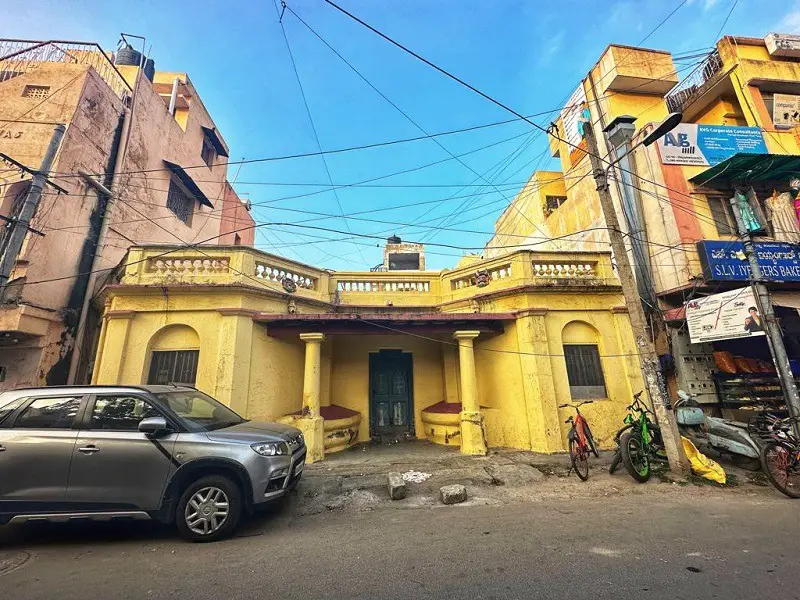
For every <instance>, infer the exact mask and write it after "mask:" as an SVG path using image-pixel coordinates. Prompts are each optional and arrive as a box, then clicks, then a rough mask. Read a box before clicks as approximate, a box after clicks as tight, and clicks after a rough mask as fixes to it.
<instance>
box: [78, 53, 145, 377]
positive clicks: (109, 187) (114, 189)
mask: <svg viewBox="0 0 800 600" xmlns="http://www.w3.org/2000/svg"><path fill="white" fill-rule="evenodd" d="M141 77H142V69H138V70H137V72H136V81H135V82H134V86H133V94H132V95H131V107H130V108H126V109H124V110H125V112H124V113H123V121H122V131H121V135H120V138H119V140H120V143H119V145H118V146H117V148H116V154H115V156H114V163H113V168H112V169H111V172H112V175H111V177H110V178H109V177H108V176H107V177H106V181H105V182H104V183H105V184H106V185H103V184H102V183H100V182H99V181H97V180H96V179H94V178H93V177H91V176H90V175H89V174H88V173H86V172H79V174H80V175H81V177H82V178H83V180H84V181H85V182H86V183H88V184H89V185H90V186H91V187H93V188H94V189H95V190H97V192H98V194H99V195H100V196H98V202H101V201H102V200H103V199H105V202H106V205H105V210H104V211H103V215H102V222H101V223H100V231H99V233H98V235H97V242H96V244H95V247H94V256H93V257H92V267H91V269H90V270H89V271H90V272H89V281H88V284H87V286H86V292H85V294H84V296H83V304H82V305H81V313H80V316H79V318H78V324H77V328H76V330H75V345H74V347H73V349H72V356H71V358H70V364H69V374H68V376H67V383H68V384H70V385H72V384H74V383H75V379H76V377H77V374H78V365H79V363H80V358H81V353H82V352H85V351H86V348H85V347H84V341H85V340H84V338H85V337H86V336H85V329H86V316H87V315H88V313H89V307H90V306H91V304H92V299H93V296H94V288H95V286H96V284H97V271H98V270H100V268H101V266H100V260H101V258H102V248H103V245H104V244H105V243H106V238H107V237H108V230H109V227H110V226H111V216H112V212H113V209H114V196H115V194H118V193H119V180H120V176H119V175H120V171H121V170H122V167H123V163H124V159H125V155H126V154H127V151H128V140H129V139H130V137H131V128H132V126H133V113H134V111H135V110H136V92H137V91H138V89H139V80H140V79H141ZM112 152H113V149H112Z"/></svg>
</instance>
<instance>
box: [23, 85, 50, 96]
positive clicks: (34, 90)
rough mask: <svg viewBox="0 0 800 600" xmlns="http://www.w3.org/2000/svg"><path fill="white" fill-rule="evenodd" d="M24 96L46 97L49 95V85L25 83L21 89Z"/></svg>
mask: <svg viewBox="0 0 800 600" xmlns="http://www.w3.org/2000/svg"><path fill="white" fill-rule="evenodd" d="M22 96H23V97H24V98H47V97H49V96H50V86H49V85H26V86H25V89H24V90H22Z"/></svg>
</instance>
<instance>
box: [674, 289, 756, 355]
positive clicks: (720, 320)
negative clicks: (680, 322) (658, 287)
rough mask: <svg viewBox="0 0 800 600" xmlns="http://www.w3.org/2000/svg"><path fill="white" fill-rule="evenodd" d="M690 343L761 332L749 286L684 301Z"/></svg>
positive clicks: (730, 338)
mask: <svg viewBox="0 0 800 600" xmlns="http://www.w3.org/2000/svg"><path fill="white" fill-rule="evenodd" d="M686 323H687V325H688V326H689V338H690V339H691V340H692V343H693V344H699V343H701V342H713V341H715V340H732V339H736V338H745V337H753V336H757V335H764V328H763V325H762V322H761V315H760V314H759V313H758V309H757V308H756V300H755V296H754V294H753V289H752V288H751V287H749V286H748V287H746V288H741V289H739V290H731V291H729V292H723V293H722V294H713V295H711V296H706V297H705V298H698V299H697V300H690V301H689V302H687V303H686Z"/></svg>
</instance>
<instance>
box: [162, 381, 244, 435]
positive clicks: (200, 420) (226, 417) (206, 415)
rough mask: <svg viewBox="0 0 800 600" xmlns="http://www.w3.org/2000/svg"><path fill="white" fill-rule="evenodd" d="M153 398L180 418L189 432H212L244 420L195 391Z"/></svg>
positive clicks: (179, 391)
mask: <svg viewBox="0 0 800 600" xmlns="http://www.w3.org/2000/svg"><path fill="white" fill-rule="evenodd" d="M155 396H156V398H158V399H159V400H160V401H161V402H163V403H164V404H165V405H167V406H168V407H169V408H171V409H172V411H173V412H175V413H176V414H177V415H178V416H179V417H180V418H181V420H182V421H183V423H184V425H186V428H187V429H189V431H213V430H214V429H222V428H223V427H230V426H231V425H237V424H238V423H244V422H245V420H246V419H243V418H242V417H240V416H239V415H237V414H236V413H235V412H233V411H232V410H231V409H230V408H228V407H227V406H225V405H224V404H221V403H220V402H217V401H216V400H214V399H213V398H212V397H211V396H207V395H205V394H204V393H203V392H198V391H197V390H176V391H174V392H164V393H162V394H156V395H155Z"/></svg>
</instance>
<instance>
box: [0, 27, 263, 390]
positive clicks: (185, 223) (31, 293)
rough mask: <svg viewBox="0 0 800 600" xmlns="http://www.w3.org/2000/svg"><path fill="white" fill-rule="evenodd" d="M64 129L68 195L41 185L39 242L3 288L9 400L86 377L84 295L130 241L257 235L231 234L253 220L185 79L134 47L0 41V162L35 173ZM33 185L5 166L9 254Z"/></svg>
mask: <svg viewBox="0 0 800 600" xmlns="http://www.w3.org/2000/svg"><path fill="white" fill-rule="evenodd" d="M57 123H63V124H65V125H66V126H67V131H66V133H65V135H64V138H63V140H62V142H61V145H60V147H59V150H58V154H57V157H56V162H55V164H54V166H53V168H52V170H51V176H50V179H51V181H52V182H53V183H55V184H57V186H58V187H59V188H61V189H62V190H63V192H64V193H62V192H61V191H60V190H59V189H57V188H55V187H50V186H48V187H47V188H46V189H45V191H44V194H43V196H42V199H41V202H40V203H39V205H38V207H37V211H36V214H35V216H34V218H33V220H32V222H31V227H32V228H33V229H34V230H36V231H38V232H40V233H42V234H44V235H39V234H38V233H36V232H34V231H33V230H31V231H29V232H28V234H27V237H26V239H25V242H24V244H23V247H22V250H21V252H20V253H19V255H18V256H17V257H16V262H15V263H14V270H13V271H12V273H11V279H10V280H9V283H8V285H7V286H6V287H5V289H3V290H2V291H0V293H2V297H0V301H1V304H0V390H2V389H8V388H15V387H20V386H29V385H45V384H53V385H55V384H63V383H67V381H68V380H69V381H70V382H72V381H77V382H80V381H86V380H88V379H89V376H90V374H91V369H92V364H91V362H92V360H93V357H94V345H95V340H96V331H97V329H98V326H99V316H98V315H99V313H100V311H101V309H102V307H97V306H94V305H93V304H92V303H91V302H89V303H88V312H86V308H85V306H84V305H85V304H87V303H86V302H85V299H86V297H87V294H91V295H93V294H94V291H95V290H96V289H98V287H99V285H101V284H102V283H104V282H105V280H106V279H107V278H108V276H109V275H110V273H111V269H112V268H113V267H115V266H116V265H117V264H118V263H119V261H120V260H121V259H122V257H123V255H124V254H125V252H126V250H127V249H128V247H130V246H131V245H138V244H152V243H156V244H190V243H191V244H198V243H199V244H209V245H216V244H219V243H226V244H233V243H236V242H237V240H238V242H239V243H242V244H249V243H252V241H253V233H254V230H253V229H252V228H251V229H249V230H243V231H239V232H236V231H235V230H237V229H240V228H246V227H247V225H248V224H252V219H251V218H250V215H249V213H248V211H247V207H246V206H245V205H244V204H242V203H241V202H240V201H239V200H238V197H237V196H236V193H235V192H234V191H233V189H232V188H231V187H230V185H229V184H228V182H227V179H226V177H227V168H228V146H227V144H226V143H225V141H224V139H223V137H222V135H221V134H220V132H219V131H218V130H217V128H216V126H215V125H214V121H213V120H212V118H211V116H210V115H209V113H208V111H207V110H206V108H205V106H204V105H203V102H202V101H201V99H200V97H199V95H198V94H197V91H196V90H195V88H194V86H193V85H192V83H191V81H190V80H189V77H188V76H187V75H186V74H185V73H167V72H155V69H154V68H153V63H152V61H145V60H143V59H142V57H141V55H140V54H139V53H138V52H136V51H135V50H133V49H132V48H130V47H123V48H122V49H121V50H119V51H118V52H117V53H110V52H106V51H104V50H102V49H101V48H100V47H99V46H98V45H97V44H94V43H78V42H61V41H45V42H35V41H19V40H0V153H2V154H4V155H6V156H8V157H9V158H10V159H13V160H14V161H18V162H19V163H22V164H23V165H25V166H27V167H30V168H31V169H38V168H39V165H40V163H41V160H42V157H43V155H44V152H45V149H46V148H47V145H48V142H49V140H50V137H51V135H52V132H53V128H54V125H55V124H57ZM87 174H90V175H91V176H92V177H93V178H94V180H95V181H96V182H98V183H100V184H102V185H103V186H105V188H107V189H110V190H111V191H112V192H113V196H112V200H111V201H109V198H108V196H107V195H106V194H104V193H102V192H101V191H98V188H97V186H95V185H92V184H91V182H90V181H89V180H88V177H87ZM29 185H30V175H29V174H27V173H24V172H22V173H21V172H20V171H19V170H17V169H16V168H14V166H13V164H12V163H9V162H6V163H2V162H0V217H2V218H3V220H4V221H5V223H6V227H5V228H3V229H0V252H2V251H3V249H4V247H5V244H6V242H7V237H8V232H9V226H8V225H7V224H8V223H9V219H11V220H13V219H14V218H15V216H16V215H17V214H18V212H19V210H20V208H21V206H22V203H23V201H24V199H25V197H26V195H27V190H28V187H29ZM104 221H107V224H106V226H107V230H106V227H104V226H103V223H104ZM105 231H107V233H105V235H103V232H105ZM237 235H238V236H239V237H238V238H236V236H237ZM101 238H102V239H101ZM198 252H199V254H200V255H201V256H202V248H198ZM84 313H85V314H84Z"/></svg>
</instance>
